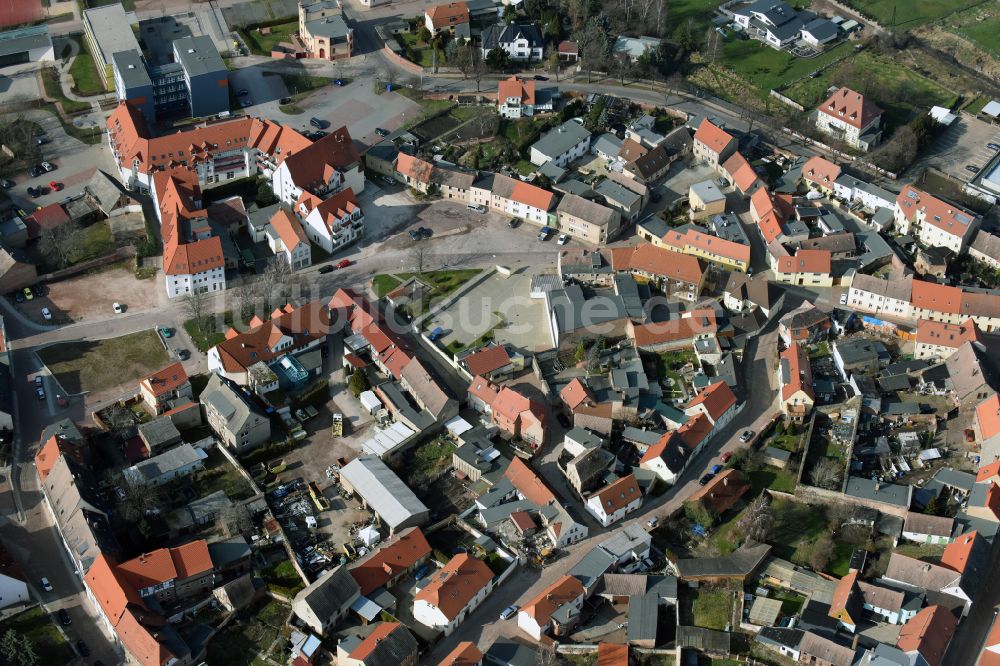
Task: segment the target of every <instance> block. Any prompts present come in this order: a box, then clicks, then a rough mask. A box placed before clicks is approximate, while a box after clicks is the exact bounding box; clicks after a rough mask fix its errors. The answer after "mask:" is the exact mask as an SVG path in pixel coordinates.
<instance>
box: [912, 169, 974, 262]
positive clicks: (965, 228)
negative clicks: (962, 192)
mask: <svg viewBox="0 0 1000 666" xmlns="http://www.w3.org/2000/svg"><path fill="white" fill-rule="evenodd" d="M894 217H895V221H896V228H897V229H898V230H899V232H900V233H903V234H908V233H911V232H913V233H914V234H915V235H916V237H917V240H919V241H920V242H921V243H923V244H924V245H928V246H931V247H946V248H948V249H949V250H951V251H953V252H957V253H961V252H963V251H964V250H965V249H966V248H967V247H968V245H969V243H970V242H972V238H973V236H975V235H976V232H977V231H978V230H979V222H980V219H979V216H977V215H976V214H975V213H972V212H969V211H967V210H965V209H964V208H962V207H960V206H956V205H955V204H953V203H948V202H947V201H942V200H941V199H938V198H937V197H935V196H932V195H930V194H927V193H926V192H923V191H921V190H918V189H917V188H915V187H914V186H913V185H905V186H904V187H903V191H902V192H900V193H899V196H898V197H896V208H895V211H894Z"/></svg>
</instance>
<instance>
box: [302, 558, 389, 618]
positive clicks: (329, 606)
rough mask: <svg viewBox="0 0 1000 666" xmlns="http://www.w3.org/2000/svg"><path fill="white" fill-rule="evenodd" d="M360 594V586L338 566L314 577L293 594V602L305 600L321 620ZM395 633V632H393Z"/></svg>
mask: <svg viewBox="0 0 1000 666" xmlns="http://www.w3.org/2000/svg"><path fill="white" fill-rule="evenodd" d="M359 594H361V588H359V587H358V583H357V581H356V580H354V576H352V575H351V574H350V572H349V571H348V570H347V567H345V566H339V567H337V568H336V569H333V570H332V571H328V572H326V573H325V574H323V575H322V576H320V577H319V578H317V579H316V582H314V583H313V584H312V585H310V586H309V587H307V588H305V589H304V590H302V591H300V592H299V593H298V594H296V595H295V603H302V602H305V604H306V605H307V606H309V608H311V609H312V612H313V613H315V614H316V616H317V617H318V618H320V620H321V621H324V620H327V619H329V618H332V617H333V616H335V615H339V614H340V612H341V611H343V609H344V608H345V607H346V606H348V605H349V604H350V603H351V602H353V601H354V600H355V599H356V598H357V596H358V595H359ZM393 633H395V632H393Z"/></svg>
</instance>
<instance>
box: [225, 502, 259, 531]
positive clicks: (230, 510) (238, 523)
mask: <svg viewBox="0 0 1000 666" xmlns="http://www.w3.org/2000/svg"><path fill="white" fill-rule="evenodd" d="M219 522H221V523H222V524H223V525H224V526H225V527H226V529H227V530H229V533H230V534H250V533H251V532H253V529H254V522H253V515H252V514H251V513H250V510H249V509H248V508H247V506H246V504H235V505H233V506H227V507H226V508H225V509H223V510H222V513H221V514H220V515H219Z"/></svg>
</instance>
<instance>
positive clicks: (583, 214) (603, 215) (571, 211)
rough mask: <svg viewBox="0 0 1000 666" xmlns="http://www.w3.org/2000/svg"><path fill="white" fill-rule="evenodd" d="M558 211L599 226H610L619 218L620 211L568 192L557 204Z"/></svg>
mask: <svg viewBox="0 0 1000 666" xmlns="http://www.w3.org/2000/svg"><path fill="white" fill-rule="evenodd" d="M556 211H557V212H561V213H566V214H567V215H572V216H574V217H578V218H580V219H581V220H584V221H586V222H590V223H591V224H596V225H598V226H610V225H611V224H612V223H613V222H614V221H615V219H617V218H618V216H619V215H618V211H615V210H612V209H610V208H608V207H607V206H602V205H600V204H598V203H594V202H593V201H587V200H586V199H584V198H583V197H579V196H577V195H575V194H567V195H566V196H564V197H563V198H562V201H560V202H559V205H558V206H556Z"/></svg>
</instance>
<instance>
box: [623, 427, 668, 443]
mask: <svg viewBox="0 0 1000 666" xmlns="http://www.w3.org/2000/svg"><path fill="white" fill-rule="evenodd" d="M664 432H665V431H664ZM662 436H663V432H661V431H657V430H646V429H644V428H636V427H634V426H626V427H625V429H624V430H622V439H623V440H625V441H627V442H638V443H640V444H645V445H646V446H652V445H653V444H656V443H657V442H658V441H660V437H662Z"/></svg>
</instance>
